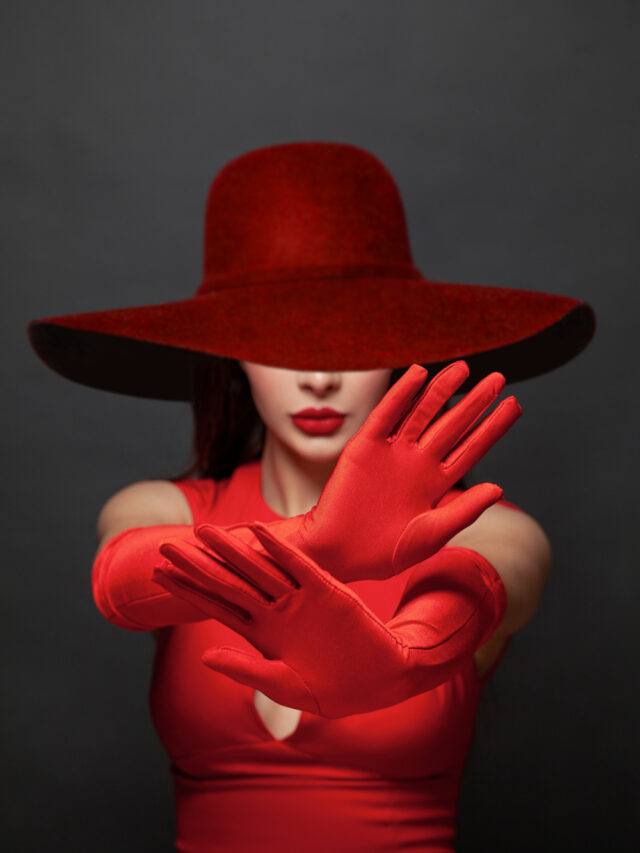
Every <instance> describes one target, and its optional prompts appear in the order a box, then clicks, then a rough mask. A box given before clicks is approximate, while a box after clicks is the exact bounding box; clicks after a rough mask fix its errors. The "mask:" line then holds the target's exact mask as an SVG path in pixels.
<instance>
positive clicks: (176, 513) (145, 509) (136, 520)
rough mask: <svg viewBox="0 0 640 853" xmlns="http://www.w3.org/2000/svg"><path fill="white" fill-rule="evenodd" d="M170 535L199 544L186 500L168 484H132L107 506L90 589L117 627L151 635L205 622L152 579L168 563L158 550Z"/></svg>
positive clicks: (149, 482) (99, 531) (101, 521)
mask: <svg viewBox="0 0 640 853" xmlns="http://www.w3.org/2000/svg"><path fill="white" fill-rule="evenodd" d="M169 536H171V537H179V538H180V540H181V541H184V542H195V536H194V533H193V524H192V517H191V510H190V508H189V505H188V503H187V500H186V498H185V497H184V495H183V494H182V492H181V491H180V490H179V489H178V488H177V487H176V486H174V485H173V484H172V483H170V482H169V481H164V480H149V481H144V482H140V483H134V484H133V485H131V486H127V487H126V488H124V489H122V490H121V491H119V492H117V493H116V494H115V495H113V497H111V498H110V499H109V500H108V501H107V503H106V504H105V505H104V507H103V509H102V511H101V512H100V516H99V518H98V538H99V546H98V552H97V554H96V557H95V560H94V564H93V571H92V588H93V596H94V600H95V603H96V605H97V607H98V609H99V610H100V612H101V613H102V615H103V616H104V617H105V618H106V619H108V620H109V621H110V622H111V623H113V624H114V625H117V626H118V627H120V628H127V629H129V630H131V631H150V630H154V629H155V628H160V627H164V626H166V625H175V624H181V623H184V622H194V621H201V620H202V619H205V618H207V617H206V616H205V615H204V614H203V613H202V612H201V611H200V610H199V609H198V608H196V607H192V606H191V605H188V604H186V602H184V601H182V600H180V599H177V598H175V597H174V596H172V595H170V594H169V593H167V592H166V591H165V590H163V589H162V588H161V587H159V586H158V585H157V584H156V583H154V582H153V581H152V579H151V577H152V574H153V571H154V569H155V568H157V567H158V566H161V565H162V564H163V563H164V562H165V560H164V558H163V557H162V555H161V554H160V552H159V550H158V547H159V545H160V543H161V542H162V541H163V540H164V539H166V538H167V537H169Z"/></svg>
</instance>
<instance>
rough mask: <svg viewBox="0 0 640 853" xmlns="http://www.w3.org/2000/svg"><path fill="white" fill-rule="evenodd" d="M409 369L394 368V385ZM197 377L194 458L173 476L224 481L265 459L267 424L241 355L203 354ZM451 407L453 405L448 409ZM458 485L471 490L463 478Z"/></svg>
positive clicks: (194, 391)
mask: <svg viewBox="0 0 640 853" xmlns="http://www.w3.org/2000/svg"><path fill="white" fill-rule="evenodd" d="M405 370H407V368H406V367H396V368H394V369H393V371H392V372H391V378H390V382H389V387H391V385H393V384H394V383H395V382H397V381H398V379H400V377H401V376H402V374H403V373H404V372H405ZM193 379H194V381H193V395H192V400H191V408H192V411H193V445H192V453H191V458H192V462H191V464H190V465H189V467H188V468H187V470H186V471H184V472H183V473H181V474H179V475H178V476H176V477H173V478H172V479H173V480H182V479H185V478H187V477H195V478H211V479H213V480H224V479H226V478H227V477H230V476H231V474H232V473H233V472H234V471H235V469H236V468H238V467H239V466H240V465H244V464H245V463H246V462H251V461H252V460H254V459H259V458H260V457H261V455H262V450H263V447H264V439H265V426H264V423H263V421H262V418H261V417H260V415H259V414H258V411H257V409H256V407H255V405H254V402H253V396H252V394H251V386H250V385H249V380H248V379H247V376H246V374H245V373H244V371H243V370H242V369H241V367H240V365H239V364H238V361H237V360H236V359H234V358H222V357H217V358H207V359H205V358H203V359H202V361H200V362H199V363H198V365H197V367H196V369H195V373H194V377H193ZM447 408H448V404H447V405H445V406H444V407H443V411H446V409H447ZM456 486H460V487H461V488H463V489H466V488H467V486H466V484H465V483H464V482H463V480H458V482H457V483H456Z"/></svg>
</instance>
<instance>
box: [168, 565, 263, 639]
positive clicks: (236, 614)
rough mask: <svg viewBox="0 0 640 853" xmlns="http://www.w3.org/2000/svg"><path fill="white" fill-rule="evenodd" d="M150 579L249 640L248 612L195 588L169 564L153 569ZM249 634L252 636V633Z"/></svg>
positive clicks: (249, 619)
mask: <svg viewBox="0 0 640 853" xmlns="http://www.w3.org/2000/svg"><path fill="white" fill-rule="evenodd" d="M151 579H152V580H153V581H154V582H155V583H157V584H158V585H159V586H161V587H163V588H164V589H166V590H167V592H170V593H171V594H172V595H175V596H176V597H177V598H181V599H182V600H183V601H186V602H188V603H189V604H193V605H194V606H195V607H197V608H198V609H199V610H202V611H203V613H205V614H206V615H207V616H208V617H209V618H210V619H216V620H217V621H218V622H222V624H223V625H226V626H227V627H229V628H232V629H233V630H234V631H237V632H238V633H240V634H243V635H244V636H246V637H247V639H249V636H248V633H247V632H248V629H249V627H250V626H251V624H252V622H253V616H252V615H251V613H250V612H249V611H248V610H245V609H244V608H243V607H237V606H236V605H234V604H233V603H232V602H230V601H229V600H228V599H227V598H224V597H222V596H218V595H216V594H215V593H213V592H211V591H209V590H206V589H202V588H200V587H198V586H196V585H195V584H193V582H191V581H189V580H188V578H186V577H185V576H184V575H182V574H181V573H180V570H179V569H175V568H174V567H173V566H171V565H170V564H169V563H167V564H166V566H163V567H158V568H155V569H154V570H153V574H152V576H151ZM251 634H252V635H253V632H251Z"/></svg>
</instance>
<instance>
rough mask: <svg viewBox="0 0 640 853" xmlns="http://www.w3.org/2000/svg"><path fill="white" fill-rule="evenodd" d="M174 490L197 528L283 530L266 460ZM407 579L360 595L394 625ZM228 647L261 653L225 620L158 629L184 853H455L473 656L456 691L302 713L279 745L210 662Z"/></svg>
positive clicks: (473, 689) (160, 707)
mask: <svg viewBox="0 0 640 853" xmlns="http://www.w3.org/2000/svg"><path fill="white" fill-rule="evenodd" d="M176 485H177V486H178V487H179V488H180V489H181V490H182V492H183V493H184V495H185V496H186V498H187V500H188V502H189V504H190V506H191V511H192V513H193V519H194V523H195V524H199V523H201V522H204V521H209V522H212V523H215V524H220V525H228V524H234V523H237V522H239V521H252V520H262V521H272V520H276V519H278V518H281V516H279V515H277V514H276V513H275V512H273V510H271V509H270V508H269V506H268V505H267V504H266V502H265V501H264V498H263V497H262V490H261V467H260V462H259V461H256V462H251V463H249V464H246V465H243V466H241V467H240V468H237V469H236V471H235V472H234V473H233V475H232V476H231V477H230V478H229V479H227V480H223V481H221V482H215V481H213V480H210V479H205V480H182V481H179V482H178V483H176ZM447 497H448V496H447ZM452 497H453V495H452ZM504 503H508V502H506V501H504ZM511 506H513V505H512V504H511ZM408 571H409V570H408ZM408 571H407V572H403V573H402V574H401V575H397V576H396V577H394V578H390V579H389V580H386V581H356V582H354V583H352V584H350V586H351V587H352V588H353V590H354V591H355V592H356V593H357V594H358V595H359V596H360V597H361V598H362V599H363V600H364V602H365V603H366V604H367V605H368V606H369V607H370V608H371V610H373V612H374V613H375V614H376V615H377V616H378V617H379V618H381V619H383V620H385V621H386V620H387V619H390V618H391V616H392V615H393V613H394V611H395V609H396V606H397V604H398V602H399V600H400V596H401V593H402V590H403V587H404V583H405V581H406V577H407V574H408ZM218 645H230V646H235V647H237V648H243V649H244V648H246V649H251V648H252V647H251V645H250V644H249V643H248V642H247V640H245V639H244V637H242V636H241V635H240V634H237V633H236V632H235V631H233V630H232V629H231V628H228V627H226V626H225V625H222V624H221V623H219V622H217V621H215V620H206V621H203V622H191V623H187V624H183V625H175V626H171V627H168V628H162V629H161V630H160V631H159V637H158V643H157V649H156V655H155V661H154V669H153V677H152V683H151V690H150V707H151V714H152V718H153V722H154V725H155V727H156V731H157V733H158V735H159V737H160V740H161V741H162V743H163V744H164V746H165V748H166V750H167V752H168V754H169V756H170V758H171V773H172V775H173V780H174V792H175V805H176V823H177V840H176V849H177V850H183V851H190V853H205V851H206V853H209V851H225V852H226V851H229V852H230V853H270V851H278V853H283V851H284V853H288V851H294V853H298V851H305V853H329V851H330V852H331V853H347V851H348V853H354V852H355V851H357V853H360V851H367V853H382V851H388V853H392V851H393V852H394V853H395V851H400V850H421V851H432V852H433V853H436V851H437V853H444V851H447V853H450V851H452V850H453V849H454V847H453V844H454V836H455V818H456V810H457V802H458V795H459V789H460V781H461V776H462V771H463V768H464V762H465V758H466V755H467V751H468V749H469V746H470V743H471V738H472V734H473V728H474V722H475V716H476V710H477V707H478V701H479V698H480V693H481V690H482V687H483V685H484V683H485V682H486V680H487V678H488V676H489V674H490V673H489V674H487V675H486V676H485V677H484V678H483V679H479V678H478V674H477V671H476V667H475V662H474V660H473V658H472V657H470V658H469V659H468V661H467V662H466V663H465V664H464V666H463V667H462V669H460V670H459V672H458V673H457V674H456V675H455V676H454V677H453V678H452V679H451V680H450V681H448V682H446V683H444V684H441V685H440V686H439V687H437V688H435V689H433V690H430V691H428V692H427V693H423V694H421V695H419V696H415V697H413V698H411V699H409V700H407V701H404V702H400V703H399V704H397V705H394V706H392V707H389V708H383V709H380V710H377V711H372V712H369V713H364V714H355V715H352V716H349V717H342V718H340V719H329V718H326V717H319V716H316V715H314V714H311V713H307V712H302V716H301V718H300V721H299V723H298V727H297V728H296V730H295V731H294V732H293V733H292V734H291V735H289V736H288V737H286V738H284V739H283V740H277V739H276V738H275V737H273V735H272V734H271V733H270V732H269V730H268V729H267V728H266V727H265V725H264V723H263V722H262V719H261V718H260V716H259V714H258V711H257V710H256V707H255V705H254V691H253V689H252V688H249V687H247V686H245V685H242V684H238V683H237V682H235V681H233V680H232V679H230V678H228V677H227V676H225V675H222V674H221V673H217V672H214V671H212V670H210V669H208V668H207V667H205V666H204V664H203V663H202V662H201V660H200V658H201V655H202V653H203V652H204V651H205V650H206V649H208V648H210V647H211V646H218Z"/></svg>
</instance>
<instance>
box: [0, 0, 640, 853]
mask: <svg viewBox="0 0 640 853" xmlns="http://www.w3.org/2000/svg"><path fill="white" fill-rule="evenodd" d="M2 18H3V20H2V30H3V33H4V36H5V43H6V46H5V51H4V59H3V61H4V62H5V63H6V68H5V73H4V74H3V80H4V82H5V87H4V95H3V106H2V114H3V117H4V122H3V124H4V129H3V131H2V134H3V151H2V154H3V158H2V178H3V191H2V202H1V203H2V212H3V237H4V243H5V251H4V252H3V261H4V276H3V285H2V286H3V311H2V338H1V344H2V359H1V368H2V372H3V378H4V380H5V385H4V390H3V399H4V401H5V407H4V415H3V419H2V429H3V435H2V447H3V449H4V451H5V454H4V458H3V486H4V491H5V504H4V506H5V508H4V512H3V514H2V520H3V529H2V550H3V571H2V581H3V594H2V601H3V620H2V627H3V630H4V632H5V633H4V640H3V650H4V654H3V659H4V664H5V675H4V679H3V680H4V689H5V701H4V703H3V725H2V735H3V741H4V744H3V746H4V757H3V771H4V777H5V782H6V783H7V784H8V788H9V796H8V797H7V796H5V804H6V807H7V815H6V819H7V828H6V830H5V837H8V838H10V839H11V843H10V844H9V845H8V846H7V849H11V850H58V849H59V850H82V851H87V850H91V851H95V853H99V851H114V850H117V851H121V852H122V853H125V852H126V851H136V853H140V851H159V850H169V849H171V844H172V837H173V815H172V798H171V787H170V780H169V774H168V759H167V757H166V756H165V754H164V752H163V750H162V748H161V747H160V745H159V743H158V742H157V740H156V737H155V733H154V731H153V729H152V725H151V722H150V719H149V715H148V709H147V698H146V693H147V688H148V684H149V677H150V665H151V661H152V654H153V642H152V640H151V638H150V637H149V636H147V635H144V634H131V633H128V632H125V631H122V630H119V629H117V628H115V627H113V626H111V625H109V624H108V623H107V622H106V621H105V620H104V619H103V618H102V617H101V616H100V614H99V613H98V611H97V609H96V608H95V606H94V605H93V602H92V598H91V594H90V582H89V579H90V570H91V563H92V559H93V554H94V550H95V547H96V540H95V532H94V531H95V519H96V516H97V513H98V511H99V509H100V507H101V505H102V504H103V503H104V501H105V500H106V499H107V498H108V497H109V496H110V495H111V494H112V493H113V492H115V491H116V490H117V489H119V488H121V487H122V486H124V485H126V484H128V483H131V482H134V481H136V480H141V479H149V478H163V477H168V476H172V475H174V474H176V473H177V472H178V471H180V470H181V469H182V467H183V466H184V465H185V463H186V461H187V458H188V455H189V440H190V435H191V422H190V413H189V411H188V409H187V407H186V406H184V405H182V404H174V403H159V402H151V401H143V400H137V399H129V398H125V397H120V396H117V395H113V394H107V393H100V392H98V391H94V390H91V389H88V388H84V387H82V386H79V385H74V384H72V383H70V382H68V381H65V380H63V379H61V378H59V377H58V376H56V375H55V374H54V373H52V372H50V371H49V370H48V369H46V368H45V367H44V366H43V365H42V364H41V363H40V362H39V361H38V360H37V359H36V357H35V355H34V354H33V353H32V352H31V350H30V348H29V346H28V343H27V339H26V335H25V327H26V324H27V322H28V321H29V320H30V319H31V318H33V317H36V316H47V315H52V314H63V313H71V312H75V311H88V310H98V309H101V308H111V307H116V306H125V305H140V304H147V303H151V302H161V301H165V300H172V299H179V298H182V297H184V296H187V295H189V294H191V293H192V292H193V291H194V290H195V288H196V287H197V285H198V283H199V274H200V264H201V258H200V250H201V238H202V214H203V210H204V202H205V196H206V192H207V189H208V185H209V182H210V180H211V179H212V177H213V176H214V174H215V173H216V172H217V171H218V169H219V168H220V167H221V166H223V165H224V164H225V163H226V162H227V161H228V160H229V159H231V158H232V157H234V156H236V155H238V154H240V153H243V152H244V151H247V150H249V149H251V148H254V147H257V146H261V145H268V144H273V143H278V142H284V141H294V140H309V139H313V140H318V139H319V140H336V141H343V142H350V143H354V144H356V145H361V146H363V147H365V148H367V149H369V150H371V151H372V152H374V153H375V154H376V155H378V156H379V157H380V158H381V159H382V160H383V161H384V162H385V163H386V164H387V165H388V166H389V168H390V169H391V171H392V173H393V174H394V176H395V177H396V179H397V181H398V184H399V185H400V189H401V191H402V194H403V197H404V200H405V204H406V209H407V215H408V219H409V225H410V233H411V239H412V245H413V251H414V255H415V260H416V263H417V264H418V266H420V267H421V268H422V269H423V271H424V272H425V273H426V274H427V275H428V276H430V277H432V278H434V279H440V280H451V281H459V282H471V283H487V284H495V285H501V286H508V287H522V288H526V289H532V290H548V291H551V292H558V293H563V294H566V295H570V296H575V297H579V298H582V299H586V300H588V301H589V302H591V304H592V305H593V306H594V308H595V310H596V313H597V320H598V329H597V333H596V337H595V339H594V341H593V343H592V344H591V346H590V347H589V348H588V349H587V350H586V351H585V352H584V353H583V354H582V355H581V356H579V357H578V358H577V359H576V360H574V361H573V362H571V363H569V364H568V365H566V366H564V367H563V368H561V369H559V370H557V371H556V372H554V373H552V374H548V375H546V376H543V377H540V378H537V379H534V380H530V381H528V382H524V383H520V384H519V385H516V386H511V388H509V389H508V392H509V393H510V392H511V391H513V393H515V394H516V395H517V396H518V399H519V400H520V402H521V404H522V407H523V410H524V415H523V417H522V418H521V419H520V421H519V422H518V423H517V425H516V426H515V427H514V428H513V430H512V431H511V432H510V433H509V434H508V435H507V436H506V437H505V438H504V439H503V440H502V441H501V442H500V444H499V446H497V447H495V448H494V449H493V450H492V451H491V453H490V454H489V455H488V456H487V457H486V458H485V459H484V460H483V461H482V463H481V464H479V465H478V466H477V468H476V469H475V470H474V472H473V476H472V481H474V482H480V481H481V480H484V479H488V480H492V481H495V482H498V483H500V484H501V485H502V486H503V488H504V490H505V495H506V497H507V498H510V499H511V500H514V501H515V502H517V503H518V504H519V505H520V506H521V507H522V508H523V509H525V510H526V511H527V512H529V513H530V514H532V515H533V516H534V517H535V518H537V519H538V520H539V521H540V523H541V524H542V525H543V527H544V528H545V529H546V530H547V532H548V534H549V536H550V538H551V541H552V544H553V548H554V564H553V569H552V575H551V578H550V580H549V583H548V585H547V587H546V589H545V592H544V597H543V600H542V602H541V605H540V608H539V610H538V613H537V614H536V616H535V618H534V620H533V621H532V622H531V623H530V624H529V625H528V626H527V627H526V628H525V629H524V630H523V631H522V632H520V633H519V634H518V635H517V636H516V637H515V639H514V640H513V642H512V644H511V648H510V649H509V651H508V653H507V655H506V656H505V658H504V660H503V662H502V664H501V666H500V668H499V669H498V671H497V673H496V675H495V677H494V679H493V681H492V683H491V684H490V686H489V687H488V688H487V689H486V691H485V694H484V696H483V702H482V707H481V710H480V714H479V718H478V725H477V730H476V737H475V741H474V745H473V749H472V752H471V754H470V757H469V762H468V765H467V769H466V773H465V778H464V787H463V792H462V798H461V803H460V820H459V834H460V836H459V849H460V850H462V851H475V850H482V849H492V850H499V851H503V850H504V851H511V850H514V851H515V850H517V851H519V853H524V852H525V851H536V853H537V851H541V850H551V851H556V850H558V851H567V850H571V851H573V850H575V851H582V850H587V849H589V850H603V849H608V850H616V851H621V850H627V849H631V844H632V840H633V839H634V836H635V838H636V840H637V829H636V828H634V827H633V826H632V815H633V811H634V808H633V807H634V806H635V805H636V803H637V801H638V794H639V791H638V775H637V771H636V768H637V764H638V755H637V752H636V751H635V743H636V740H637V736H636V729H637V713H638V712H637V707H638V704H637V700H638V689H637V651H638V640H637V632H638V627H637V626H638V619H637V612H638V600H639V598H638V574H639V570H638V561H637V556H636V555H637V551H638V548H637V546H638V535H637V529H638V524H637V513H638V506H637V500H636V499H635V495H636V486H637V470H636V469H635V468H634V467H633V466H634V462H635V461H636V460H637V457H636V455H635V454H636V441H637V435H638V419H637V414H638V410H637V402H636V397H637V383H635V382H634V381H633V380H634V379H635V377H636V369H637V358H636V343H637V337H638V323H637V312H638V301H637V298H636V290H635V286H636V273H637V253H636V245H637V228H638V223H637V215H636V214H637V204H638V154H637V152H638V149H639V143H640V139H639V138H638V120H637V86H638V66H637V60H636V59H635V56H634V51H635V48H636V47H637V43H638V35H639V31H638V3H636V2H622V0H609V2H606V3H605V2H589V0H582V2H566V0H556V1H555V2H551V0H542V2H515V3H514V2H513V0H494V2H475V0H464V2H450V0H437V2H427V0H423V2H399V3H390V2H384V0H376V2H372V0H369V2H364V0H362V1H361V2H326V0H325V2H323V3H314V4H312V3H306V2H293V0H291V2H281V1H280V0H278V2H273V0H272V1H271V2H265V3H260V2H253V3H247V2H237V0H236V2H233V3H231V2H229V3H219V2H211V0H209V2H166V0H162V2H158V1H157V0H156V2H133V3H131V2H127V3H125V2H110V3H100V2H57V3H46V2H42V0H41V2H22V3H17V2H13V3H5V4H3V7H2ZM634 545H635V546H636V547H635V548H634V547H633V546H634Z"/></svg>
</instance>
